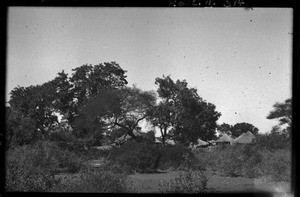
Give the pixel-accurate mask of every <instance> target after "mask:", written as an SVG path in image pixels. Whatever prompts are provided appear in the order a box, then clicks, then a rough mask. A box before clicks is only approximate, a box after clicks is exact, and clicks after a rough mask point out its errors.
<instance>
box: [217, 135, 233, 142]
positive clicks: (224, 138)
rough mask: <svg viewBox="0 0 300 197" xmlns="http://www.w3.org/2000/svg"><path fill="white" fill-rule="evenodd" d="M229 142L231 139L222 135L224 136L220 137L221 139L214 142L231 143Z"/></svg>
mask: <svg viewBox="0 0 300 197" xmlns="http://www.w3.org/2000/svg"><path fill="white" fill-rule="evenodd" d="M231 141H232V138H231V137H230V136H229V135H227V134H224V135H222V137H221V138H219V139H218V140H216V141H215V142H231Z"/></svg>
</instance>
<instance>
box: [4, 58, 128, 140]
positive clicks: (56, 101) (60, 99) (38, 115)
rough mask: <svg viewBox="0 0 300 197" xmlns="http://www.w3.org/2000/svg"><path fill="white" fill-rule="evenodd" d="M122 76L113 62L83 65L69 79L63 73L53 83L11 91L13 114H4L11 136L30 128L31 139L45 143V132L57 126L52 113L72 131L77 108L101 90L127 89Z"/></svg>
mask: <svg viewBox="0 0 300 197" xmlns="http://www.w3.org/2000/svg"><path fill="white" fill-rule="evenodd" d="M125 73H126V71H124V70H123V69H122V68H121V67H120V66H119V65H118V64H117V63H116V62H110V63H108V62H106V63H103V64H99V65H95V66H92V65H83V66H81V67H78V68H75V69H73V74H72V76H71V77H68V75H67V74H66V73H65V72H64V71H62V72H60V73H58V75H57V76H56V77H55V79H53V80H51V81H49V82H46V83H44V84H42V85H35V86H34V85H32V86H29V87H20V86H18V87H16V88H14V89H13V90H12V91H11V92H10V95H11V98H10V100H9V102H8V103H9V106H10V111H12V113H7V115H8V116H9V118H8V119H7V121H8V123H7V124H8V125H11V127H9V128H8V129H10V135H15V134H16V132H17V131H18V133H20V132H23V133H24V132H28V131H27V130H29V129H17V128H23V127H24V128H29V125H30V131H32V132H33V134H34V136H40V137H41V138H43V139H44V138H45V137H47V133H48V129H49V128H50V127H51V126H52V125H53V124H55V123H57V115H56V114H55V112H59V113H61V114H62V115H63V116H64V118H65V119H67V120H68V122H69V124H71V126H72V127H74V121H75V118H76V117H78V115H79V108H80V107H81V106H82V105H83V104H84V103H85V102H87V101H88V100H89V99H91V98H92V97H93V96H95V95H97V94H99V93H100V91H101V90H102V89H103V88H111V89H120V88H121V87H123V86H124V85H126V84H127V81H126V76H125ZM14 122H16V123H18V124H13V123H14ZM22 124H24V125H22ZM14 131H15V132H14ZM22 135H23V134H22ZM22 135H19V136H22ZM24 136H26V135H24ZM12 139H13V137H12ZM19 141H20V140H19ZM25 141H28V140H25ZM22 143H23V142H22Z"/></svg>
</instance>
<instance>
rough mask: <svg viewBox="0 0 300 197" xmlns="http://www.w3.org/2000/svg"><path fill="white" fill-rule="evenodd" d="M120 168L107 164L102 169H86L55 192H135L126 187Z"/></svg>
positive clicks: (124, 175)
mask: <svg viewBox="0 0 300 197" xmlns="http://www.w3.org/2000/svg"><path fill="white" fill-rule="evenodd" d="M119 169H120V166H118V165H117V164H112V163H107V164H106V165H105V166H102V167H100V168H96V169H95V168H94V169H93V168H84V169H82V170H81V171H80V173H79V176H78V177H77V178H75V179H74V180H69V181H67V182H66V183H63V184H60V185H57V186H56V187H54V188H53V189H52V191H53V192H101V193H125V192H132V191H134V189H133V187H132V186H127V185H126V174H125V173H121V172H120V170H119Z"/></svg>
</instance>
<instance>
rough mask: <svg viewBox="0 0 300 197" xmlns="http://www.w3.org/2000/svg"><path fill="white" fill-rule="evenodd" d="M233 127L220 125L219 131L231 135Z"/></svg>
mask: <svg viewBox="0 0 300 197" xmlns="http://www.w3.org/2000/svg"><path fill="white" fill-rule="evenodd" d="M232 127H233V126H232V125H230V124H227V123H224V122H223V123H222V124H221V125H218V127H217V129H218V131H220V132H221V133H223V134H227V135H231V130H232Z"/></svg>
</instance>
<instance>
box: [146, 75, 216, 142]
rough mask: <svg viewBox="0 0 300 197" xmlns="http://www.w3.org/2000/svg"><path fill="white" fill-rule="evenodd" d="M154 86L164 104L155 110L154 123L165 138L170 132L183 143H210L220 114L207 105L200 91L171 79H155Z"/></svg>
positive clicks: (184, 82)
mask: <svg viewBox="0 0 300 197" xmlns="http://www.w3.org/2000/svg"><path fill="white" fill-rule="evenodd" d="M155 84H156V85H158V90H157V92H158V95H159V97H160V99H161V100H162V101H161V102H160V103H159V104H158V105H157V106H156V108H155V109H156V111H155V112H154V113H153V118H152V123H153V124H154V125H155V126H158V127H160V128H163V132H162V133H163V134H164V135H166V134H167V132H166V130H167V128H170V129H171V130H172V131H173V132H172V133H173V138H174V139H175V140H178V141H181V142H182V143H189V142H196V141H197V139H198V138H199V137H200V138H201V139H204V140H207V139H210V138H212V137H213V136H214V135H215V129H216V126H217V125H216V121H217V120H218V118H219V117H220V115H221V113H219V112H217V111H215V106H214V105H213V104H211V103H209V102H206V101H204V100H203V99H202V98H201V97H200V96H199V95H198V93H197V89H195V88H189V87H188V83H187V82H186V80H183V81H180V80H177V81H176V82H174V81H173V80H172V79H171V77H170V76H163V77H162V78H156V79H155ZM162 110H163V111H162Z"/></svg>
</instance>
